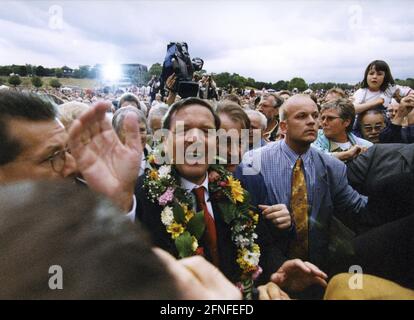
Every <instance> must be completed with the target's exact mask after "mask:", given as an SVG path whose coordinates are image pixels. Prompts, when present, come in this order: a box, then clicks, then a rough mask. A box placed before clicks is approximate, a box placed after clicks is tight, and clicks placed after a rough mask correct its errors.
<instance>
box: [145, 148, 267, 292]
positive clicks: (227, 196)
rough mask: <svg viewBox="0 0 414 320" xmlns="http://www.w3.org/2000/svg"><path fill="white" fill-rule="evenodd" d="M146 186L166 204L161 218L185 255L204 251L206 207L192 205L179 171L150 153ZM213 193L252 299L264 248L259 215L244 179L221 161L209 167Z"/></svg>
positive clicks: (242, 282) (244, 288)
mask: <svg viewBox="0 0 414 320" xmlns="http://www.w3.org/2000/svg"><path fill="white" fill-rule="evenodd" d="M147 163H148V165H149V167H148V168H147V170H146V176H145V180H144V188H145V189H146V191H147V194H148V199H149V200H150V201H151V202H153V203H156V204H158V205H160V206H161V207H163V210H162V212H161V222H162V223H163V225H164V226H165V227H166V231H167V232H168V233H169V234H170V235H171V238H172V239H173V240H174V242H175V247H176V249H177V251H178V254H179V256H180V257H181V258H184V257H189V256H192V255H197V254H198V255H204V250H203V248H202V247H200V246H199V242H198V241H199V240H200V238H201V237H202V236H203V234H204V230H205V223H204V213H203V211H200V212H195V211H193V210H192V209H190V208H192V206H193V201H192V197H191V195H190V194H189V193H188V192H187V191H186V190H184V189H183V188H182V187H181V185H180V183H179V180H178V178H177V177H178V174H177V173H176V172H175V169H174V167H173V166H171V165H162V166H159V167H157V166H156V165H155V156H154V155H153V154H151V155H149V157H148V159H147ZM209 193H210V196H211V198H212V199H213V200H214V201H215V203H216V204H217V206H218V207H219V209H220V213H221V215H222V218H223V220H224V222H225V223H227V224H228V225H229V226H230V228H231V239H232V241H233V243H234V244H235V246H236V247H237V259H236V262H237V264H238V265H239V267H240V271H241V276H240V282H239V283H238V284H237V285H238V286H239V288H240V289H241V291H242V293H243V296H244V298H245V299H252V288H253V281H254V280H255V279H256V278H257V277H258V276H259V275H260V273H261V271H262V270H261V268H260V266H259V260H260V248H259V246H258V244H257V243H256V242H255V240H256V239H257V234H256V233H255V229H256V226H257V223H258V221H259V215H258V214H257V213H255V212H254V211H253V210H252V207H251V206H250V204H249V203H250V197H249V194H248V192H247V191H246V190H244V189H243V188H242V187H241V185H240V182H239V181H238V180H236V179H234V178H233V176H232V175H231V173H230V172H229V171H227V170H226V169H225V168H224V167H223V166H221V165H211V166H210V168H209Z"/></svg>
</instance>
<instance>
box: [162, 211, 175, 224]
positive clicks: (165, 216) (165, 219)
mask: <svg viewBox="0 0 414 320" xmlns="http://www.w3.org/2000/svg"><path fill="white" fill-rule="evenodd" d="M173 221H174V213H173V211H172V209H171V207H168V206H167V207H165V208H164V210H162V212H161V222H162V223H163V224H164V225H165V226H167V227H168V226H169V225H170V224H171V223H173Z"/></svg>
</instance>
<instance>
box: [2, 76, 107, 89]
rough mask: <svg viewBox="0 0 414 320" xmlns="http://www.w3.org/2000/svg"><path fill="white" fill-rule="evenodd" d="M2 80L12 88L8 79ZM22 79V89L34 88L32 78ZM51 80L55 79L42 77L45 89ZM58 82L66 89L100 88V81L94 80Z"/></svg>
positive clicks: (63, 79)
mask: <svg viewBox="0 0 414 320" xmlns="http://www.w3.org/2000/svg"><path fill="white" fill-rule="evenodd" d="M0 79H2V80H3V84H4V85H6V86H10V84H9V83H7V79H8V77H0ZM21 79H22V84H21V85H20V87H26V88H31V87H32V83H31V81H30V79H31V78H30V77H21ZM51 79H55V78H53V77H42V80H43V88H44V87H46V88H47V87H49V81H50V80H51ZM58 80H59V82H60V83H61V84H62V86H63V87H65V86H78V87H80V88H82V89H88V88H94V87H97V86H99V81H97V80H94V79H75V78H59V79H58Z"/></svg>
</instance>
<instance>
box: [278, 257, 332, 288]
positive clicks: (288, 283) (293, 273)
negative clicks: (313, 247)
mask: <svg viewBox="0 0 414 320" xmlns="http://www.w3.org/2000/svg"><path fill="white" fill-rule="evenodd" d="M327 278H328V276H327V275H326V274H325V273H324V272H323V271H321V270H319V268H318V267H317V266H315V265H313V264H312V263H310V262H304V261H302V260H300V259H294V260H288V261H285V263H283V265H282V266H281V267H280V268H279V270H277V271H276V272H275V273H273V274H272V276H271V278H270V279H271V281H272V282H274V283H275V284H277V285H278V286H279V287H281V288H282V289H285V290H287V291H291V292H301V291H303V290H305V289H306V288H307V287H309V286H311V285H314V284H317V285H320V286H322V287H326V286H327V282H326V279H327Z"/></svg>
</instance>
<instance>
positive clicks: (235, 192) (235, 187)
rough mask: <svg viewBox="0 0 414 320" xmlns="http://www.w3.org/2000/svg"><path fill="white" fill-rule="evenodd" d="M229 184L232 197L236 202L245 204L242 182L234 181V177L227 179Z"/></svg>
mask: <svg viewBox="0 0 414 320" xmlns="http://www.w3.org/2000/svg"><path fill="white" fill-rule="evenodd" d="M227 183H228V185H229V186H230V188H231V195H232V197H233V201H234V202H243V201H244V192H243V188H242V186H241V185H240V181H239V180H236V179H234V178H233V177H232V176H228V177H227Z"/></svg>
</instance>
